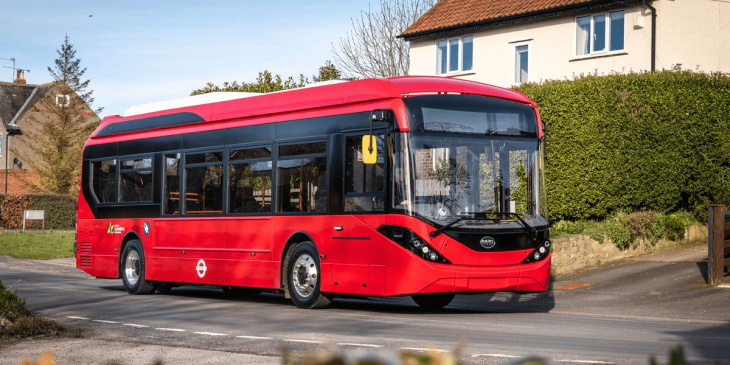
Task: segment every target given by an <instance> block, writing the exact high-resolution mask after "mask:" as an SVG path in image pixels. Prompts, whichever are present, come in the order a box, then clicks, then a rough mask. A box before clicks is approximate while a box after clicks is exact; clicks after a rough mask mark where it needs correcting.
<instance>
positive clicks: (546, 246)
mask: <svg viewBox="0 0 730 365" xmlns="http://www.w3.org/2000/svg"><path fill="white" fill-rule="evenodd" d="M551 245H552V243H551V242H550V240H545V241H544V242H543V243H542V244H540V246H538V247H537V248H536V249H535V250H534V251H532V252H530V254H529V255H527V258H525V259H524V260H523V261H522V263H523V264H527V263H530V262H536V261H540V260H544V259H545V258H546V257H548V254H550V246H551Z"/></svg>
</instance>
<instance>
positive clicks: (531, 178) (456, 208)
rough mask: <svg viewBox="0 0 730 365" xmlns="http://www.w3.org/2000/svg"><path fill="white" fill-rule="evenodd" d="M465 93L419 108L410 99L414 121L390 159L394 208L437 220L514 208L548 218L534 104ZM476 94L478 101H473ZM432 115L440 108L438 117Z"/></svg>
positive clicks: (540, 221)
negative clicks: (392, 162) (413, 128)
mask: <svg viewBox="0 0 730 365" xmlns="http://www.w3.org/2000/svg"><path fill="white" fill-rule="evenodd" d="M437 97H440V98H443V96H437ZM429 98H431V99H432V100H433V99H436V98H434V97H429ZM463 98H464V97H461V98H458V96H456V97H454V96H452V97H451V98H450V99H451V100H452V101H453V100H457V101H458V102H457V103H444V102H443V99H441V100H438V99H436V100H438V101H439V103H438V105H437V106H441V108H439V109H437V108H436V107H434V105H433V104H428V103H421V102H419V103H418V104H419V105H417V108H418V109H420V111H416V112H413V109H414V105H412V104H411V105H409V107H410V108H409V113H410V115H409V116H410V117H411V118H414V117H415V120H413V119H412V120H410V124H411V126H413V125H414V124H415V125H416V126H417V128H416V131H414V132H411V133H409V134H404V135H402V136H401V138H400V141H399V143H397V144H399V145H400V151H399V152H400V155H401V157H400V161H396V163H395V165H396V167H397V168H396V169H395V171H394V177H395V186H394V189H393V192H394V194H396V196H394V205H395V206H394V208H395V209H397V210H401V209H402V210H406V211H407V213H408V214H412V215H415V216H418V217H420V218H422V219H424V220H426V221H428V222H430V223H432V224H434V225H436V226H443V225H446V224H448V223H449V222H452V221H454V220H455V219H458V218H462V217H464V216H468V215H470V214H475V213H476V214H482V213H495V212H499V213H517V214H519V215H520V216H522V217H524V218H525V220H526V221H527V222H528V223H529V224H530V225H531V226H544V225H546V224H547V221H546V218H545V217H546V214H545V212H544V211H545V204H544V202H543V201H541V200H543V199H544V193H543V172H542V161H541V159H542V156H541V152H542V151H541V147H540V146H541V141H540V139H538V138H537V134H536V132H535V131H536V128H537V125H536V119H535V113H534V111H533V110H532V109H531V108H529V107H527V106H525V105H521V104H517V103H511V102H506V101H502V100H497V101H496V102H497V103H494V101H495V100H494V99H488V98H478V97H471V96H469V97H467V98H468V99H472V100H471V101H472V102H470V103H463ZM479 99H482V100H479ZM474 100H476V101H478V102H481V105H479V103H477V106H476V107H475V103H474V102H473V101H474ZM482 101H483V102H482ZM510 104H511V105H510ZM467 105H468V109H466V108H463V106H467ZM444 106H446V107H444ZM480 106H481V109H479V107H480ZM429 115H438V120H439V122H438V123H435V122H434V121H433V120H429V117H428V116H429ZM429 125H430V126H433V127H429ZM438 128H441V130H437V129H438ZM503 216H504V218H505V219H510V220H511V219H513V218H512V217H511V216H509V215H503Z"/></svg>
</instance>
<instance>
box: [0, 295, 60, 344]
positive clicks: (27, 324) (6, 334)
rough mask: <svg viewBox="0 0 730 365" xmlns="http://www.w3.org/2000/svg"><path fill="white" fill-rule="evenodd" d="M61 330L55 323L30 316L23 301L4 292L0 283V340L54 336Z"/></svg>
mask: <svg viewBox="0 0 730 365" xmlns="http://www.w3.org/2000/svg"><path fill="white" fill-rule="evenodd" d="M61 330H62V328H61V327H60V326H59V325H57V324H56V323H55V322H53V321H51V320H48V319H44V318H41V317H36V316H34V315H32V314H31V313H30V311H29V310H28V309H27V308H26V306H25V299H23V298H20V297H18V296H17V295H16V294H15V293H13V292H11V291H8V290H5V288H4V287H3V285H2V282H0V339H7V338H12V337H30V336H36V335H41V334H55V333H58V332H60V331H61Z"/></svg>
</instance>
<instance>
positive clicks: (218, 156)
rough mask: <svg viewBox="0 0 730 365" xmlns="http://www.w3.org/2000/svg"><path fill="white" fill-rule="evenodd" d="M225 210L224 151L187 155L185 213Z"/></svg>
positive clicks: (215, 212)
mask: <svg viewBox="0 0 730 365" xmlns="http://www.w3.org/2000/svg"><path fill="white" fill-rule="evenodd" d="M222 212H223V152H206V153H192V154H186V155H185V214H220V213H222Z"/></svg>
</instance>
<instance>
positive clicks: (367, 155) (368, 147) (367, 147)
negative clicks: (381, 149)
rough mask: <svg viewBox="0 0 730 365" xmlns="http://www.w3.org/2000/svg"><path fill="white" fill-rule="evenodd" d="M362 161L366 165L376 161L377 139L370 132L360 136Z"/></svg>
mask: <svg viewBox="0 0 730 365" xmlns="http://www.w3.org/2000/svg"><path fill="white" fill-rule="evenodd" d="M362 162H363V163H364V164H366V165H374V164H375V163H377V162H378V141H377V139H375V136H374V135H372V134H367V135H364V136H362Z"/></svg>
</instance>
